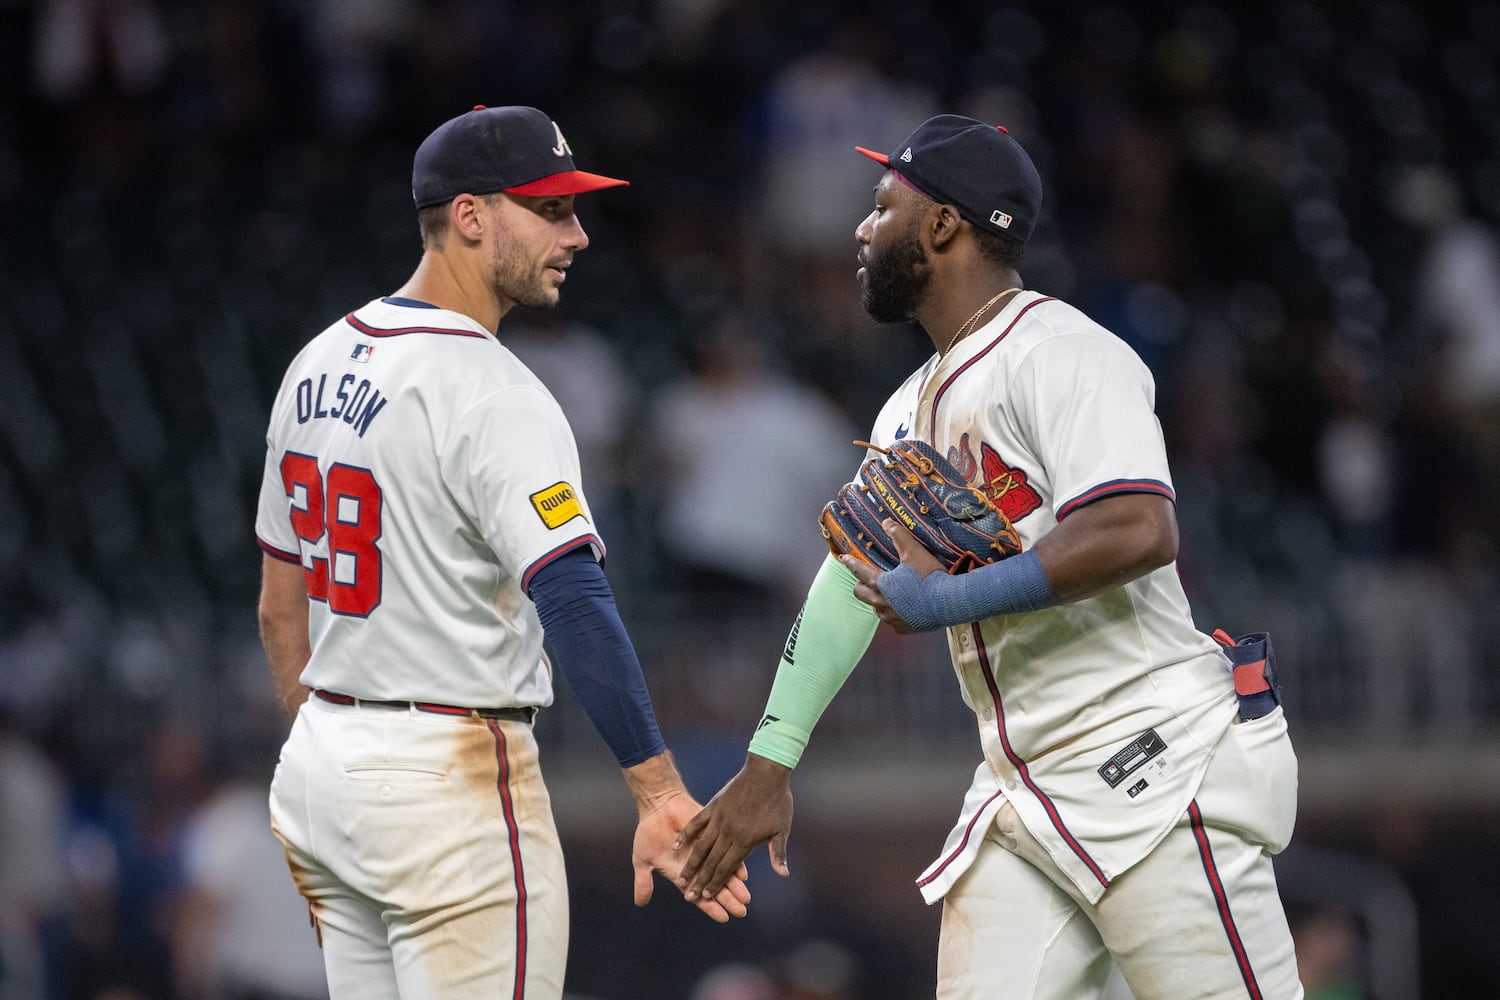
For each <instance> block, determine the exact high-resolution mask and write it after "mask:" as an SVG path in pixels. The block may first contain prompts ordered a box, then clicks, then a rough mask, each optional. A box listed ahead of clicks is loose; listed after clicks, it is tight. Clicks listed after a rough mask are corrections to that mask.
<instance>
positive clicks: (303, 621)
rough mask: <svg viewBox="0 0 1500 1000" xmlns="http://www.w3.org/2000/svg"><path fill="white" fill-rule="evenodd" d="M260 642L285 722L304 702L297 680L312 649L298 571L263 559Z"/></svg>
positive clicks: (304, 690) (304, 691) (297, 567)
mask: <svg viewBox="0 0 1500 1000" xmlns="http://www.w3.org/2000/svg"><path fill="white" fill-rule="evenodd" d="M259 615H260V641H261V645H262V646H263V647H264V648H265V651H266V661H267V662H268V663H269V664H270V665H271V682H272V684H273V685H274V686H275V689H276V700H277V701H278V702H279V703H280V704H281V707H282V710H283V711H285V712H286V714H287V718H295V717H296V715H297V709H298V708H299V707H301V705H302V703H303V702H304V701H306V700H307V688H306V687H304V686H303V684H302V682H301V680H300V679H299V678H301V676H302V671H303V669H304V668H305V667H306V666H307V661H308V660H309V659H311V658H312V645H311V643H310V641H309V640H308V637H307V591H306V589H305V585H304V584H303V582H302V567H301V566H300V565H297V564H295V563H287V562H283V561H281V560H279V559H275V558H272V557H270V556H266V557H265V558H264V559H263V560H262V565H261V589H260V608H259Z"/></svg>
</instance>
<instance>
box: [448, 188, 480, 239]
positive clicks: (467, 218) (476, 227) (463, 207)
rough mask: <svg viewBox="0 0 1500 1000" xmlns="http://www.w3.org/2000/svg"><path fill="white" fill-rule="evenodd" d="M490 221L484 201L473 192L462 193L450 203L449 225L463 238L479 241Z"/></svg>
mask: <svg viewBox="0 0 1500 1000" xmlns="http://www.w3.org/2000/svg"><path fill="white" fill-rule="evenodd" d="M488 221H489V220H488V218H487V213H486V212H485V205H484V202H483V201H481V200H480V199H479V198H477V197H475V196H474V195H472V194H461V195H459V196H458V197H456V198H454V199H453V200H452V201H450V202H449V203H448V225H449V227H450V228H451V229H452V230H453V231H454V232H455V233H457V234H458V235H459V236H460V237H462V238H463V239H466V240H473V241H478V240H479V238H480V237H481V236H482V235H483V234H484V228H485V226H486V225H487V224H488Z"/></svg>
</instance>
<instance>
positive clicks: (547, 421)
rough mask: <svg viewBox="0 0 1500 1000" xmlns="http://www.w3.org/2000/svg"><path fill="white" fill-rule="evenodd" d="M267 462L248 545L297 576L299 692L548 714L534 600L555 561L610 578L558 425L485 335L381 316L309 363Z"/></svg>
mask: <svg viewBox="0 0 1500 1000" xmlns="http://www.w3.org/2000/svg"><path fill="white" fill-rule="evenodd" d="M266 444H267V451H266V467H265V476H264V479H263V480H262V484H261V492H260V506H259V512H258V516H257V518H256V525H255V530H256V535H257V536H258V538H259V540H260V544H261V547H262V548H264V549H265V550H266V551H267V552H269V553H270V554H271V555H273V556H277V557H279V558H282V559H286V560H289V561H294V562H299V563H301V565H302V567H303V569H304V570H305V574H306V575H305V579H306V584H307V592H308V595H309V597H310V598H311V609H310V617H309V621H308V632H309V636H310V638H311V641H312V658H311V659H310V660H309V661H308V664H307V668H306V669H305V670H304V671H303V672H302V677H301V680H302V683H303V684H306V685H308V686H310V687H317V688H326V689H329V690H332V691H338V692H342V693H344V694H349V695H353V696H355V697H357V698H366V699H372V700H402V701H432V702H439V703H442V704H449V705H462V706H469V707H481V708H482V707H504V706H525V705H537V706H543V705H549V704H551V702H552V676H551V668H550V666H549V664H548V663H547V662H546V659H545V656H544V654H543V652H542V626H541V622H540V621H539V620H538V618H537V614H536V608H535V607H534V606H533V605H532V603H531V601H530V600H529V599H528V598H527V597H526V596H525V591H524V589H523V588H524V585H525V584H526V583H527V582H528V581H529V580H530V576H531V574H532V573H534V572H535V571H536V570H537V569H538V568H540V567H541V566H543V565H545V564H546V563H547V562H549V561H550V560H552V559H554V558H556V557H557V556H559V555H561V554H563V553H565V552H569V551H571V550H573V549H575V548H577V547H579V546H581V545H589V546H591V547H592V548H593V550H594V554H595V556H596V557H597V558H600V559H602V558H603V555H604V545H603V543H602V541H601V540H600V539H599V537H598V535H597V533H596V532H595V530H594V525H593V519H592V517H591V516H590V514H589V508H588V503H587V501H586V500H585V499H584V495H583V490H582V482H581V477H580V474H579V463H578V451H577V447H576V445H575V444H574V440H573V434H572V431H571V430H570V428H569V426H568V422H567V420H566V418H565V417H564V416H563V413H562V410H561V409H560V408H559V407H558V405H557V402H556V400H554V399H553V397H552V395H551V393H549V392H548V391H547V389H546V388H545V387H544V386H543V385H542V383H541V382H540V381H538V380H537V378H536V377H535V376H534V375H533V374H532V373H531V372H530V371H529V370H528V369H527V368H526V367H525V366H524V365H523V364H521V362H520V361H518V360H517V359H516V357H515V356H514V355H513V354H512V353H511V352H510V351H509V350H507V349H506V348H505V347H504V346H502V345H501V344H500V343H499V341H498V340H497V339H496V338H495V336H494V335H493V334H492V333H490V332H489V331H487V330H485V329H484V328H483V327H481V326H480V325H479V324H477V323H476V322H475V321H474V320H472V319H470V318H469V317H467V316H463V315H461V314H459V313H454V312H449V311H447V310H443V309H437V308H433V307H431V306H426V305H424V304H422V303H415V302H411V301H408V300H401V299H392V298H386V299H378V300H376V301H373V302H370V303H369V304H367V305H365V306H364V307H362V308H360V309H358V310H356V311H355V312H353V313H351V314H349V315H348V316H347V317H345V318H344V319H342V320H340V321H339V322H337V323H334V324H333V325H332V326H330V327H329V328H328V329H326V330H324V331H323V332H322V333H321V334H319V335H318V336H317V337H315V338H314V339H313V340H312V341H311V342H309V343H308V344H307V346H306V347H305V348H303V350H302V351H301V353H299V354H298V355H297V357H296V359H295V360H294V361H293V362H292V364H291V366H290V368H289V369H288V370H287V373H286V377H285V378H284V380H283V381H282V384H281V389H280V391H279V392H278V393H277V397H276V402H275V404H274V406H273V408H272V411H271V421H270V429H269V431H268V433H267V435H266ZM476 593H477V594H481V595H485V596H486V597H488V601H487V602H485V603H480V602H476V601H475V600H474V595H475V594H476Z"/></svg>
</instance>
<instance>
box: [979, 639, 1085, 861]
mask: <svg viewBox="0 0 1500 1000" xmlns="http://www.w3.org/2000/svg"><path fill="white" fill-rule="evenodd" d="M969 628H970V629H972V630H973V633H974V646H975V648H976V649H977V650H978V651H979V666H980V668H981V669H982V670H983V672H984V683H985V686H987V687H988V688H989V689H990V700H991V701H992V702H993V703H994V705H995V730H996V732H997V733H998V734H999V736H1000V746H1001V747H1002V748H1003V749H1004V750H1005V758H1006V760H1008V761H1010V762H1011V764H1012V765H1014V766H1015V769H1016V770H1017V771H1018V772H1020V775H1021V780H1022V781H1023V782H1025V784H1026V787H1027V788H1028V789H1030V790H1031V794H1033V795H1035V796H1036V797H1037V801H1039V802H1041V804H1042V808H1043V809H1045V810H1047V818H1048V819H1050V820H1051V821H1052V828H1053V829H1054V830H1056V831H1057V832H1058V833H1060V834H1062V839H1063V840H1064V841H1065V842H1066V843H1067V845H1068V847H1069V849H1070V850H1072V852H1073V853H1074V854H1075V855H1076V856H1077V857H1078V860H1079V861H1082V862H1083V863H1084V865H1085V867H1087V868H1088V870H1089V871H1090V872H1092V873H1093V876H1094V878H1096V879H1098V880H1099V884H1100V885H1102V886H1104V888H1106V889H1108V888H1109V879H1107V878H1105V877H1104V870H1103V869H1101V868H1100V867H1099V865H1098V863H1097V862H1096V861H1094V859H1093V858H1091V857H1090V856H1089V852H1088V851H1086V850H1084V848H1083V845H1082V844H1080V843H1079V842H1078V840H1077V838H1075V837H1074V836H1073V834H1072V833H1071V832H1070V831H1069V830H1068V827H1067V824H1065V823H1063V820H1062V815H1061V814H1060V813H1059V812H1058V811H1057V805H1056V804H1055V803H1054V802H1053V801H1052V800H1051V799H1050V798H1048V797H1047V793H1046V792H1043V791H1042V790H1041V788H1039V787H1038V786H1037V783H1036V782H1035V781H1033V780H1032V777H1031V772H1030V771H1029V770H1028V769H1027V767H1026V762H1025V761H1024V760H1022V759H1021V757H1020V755H1018V754H1017V753H1016V752H1015V751H1014V750H1013V749H1011V745H1010V737H1009V736H1008V735H1007V734H1006V732H1005V709H1004V707H1003V706H1002V705H1001V704H1000V686H999V685H998V684H996V683H995V673H994V671H993V670H991V669H990V656H989V652H988V651H987V650H986V649H985V646H984V634H983V633H982V632H981V631H980V629H979V623H978V622H973V623H971V624H970V625H969Z"/></svg>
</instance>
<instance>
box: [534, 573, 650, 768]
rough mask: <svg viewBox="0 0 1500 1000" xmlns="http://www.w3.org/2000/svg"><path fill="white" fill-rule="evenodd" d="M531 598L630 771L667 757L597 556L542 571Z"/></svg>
mask: <svg viewBox="0 0 1500 1000" xmlns="http://www.w3.org/2000/svg"><path fill="white" fill-rule="evenodd" d="M530 595H531V599H532V601H533V602H534V603H535V604H536V610H537V617H538V618H540V620H541V622H542V628H543V629H544V630H545V631H546V635H547V649H548V651H549V652H550V654H551V656H552V661H553V662H554V663H556V664H557V665H558V667H559V668H561V670H562V672H563V674H564V675H566V676H567V678H568V681H569V682H570V683H571V684H572V686H573V692H574V694H576V695H577V696H578V701H579V703H580V704H582V705H583V710H584V711H585V712H586V713H587V714H588V717H589V720H590V721H591V722H593V724H594V728H595V729H597V730H598V731H599V735H600V736H602V737H603V738H604V742H605V743H607V744H609V748H610V750H611V751H612V752H613V753H614V755H615V760H617V761H618V762H619V764H620V766H621V767H624V768H630V767H633V766H635V765H637V764H641V763H644V762H647V761H649V760H650V759H651V758H653V757H657V756H660V755H661V754H662V753H663V751H665V750H666V744H665V743H664V742H663V741H662V737H661V731H660V729H659V728H658V727H657V724H656V713H655V711H654V710H653V708H652V706H651V695H650V692H649V691H648V690H647V689H646V678H645V675H644V674H643V673H642V672H641V664H640V660H639V659H638V658H637V657H636V653H635V646H634V645H633V644H632V643H631V641H630V636H629V635H628V634H627V633H626V631H625V625H624V623H623V622H622V621H621V620H620V613H619V609H618V608H617V607H616V606H615V600H614V592H613V591H612V590H611V589H610V586H609V582H608V581H607V580H606V579H605V578H604V572H603V570H601V569H600V567H599V564H598V563H596V562H595V561H594V558H593V556H592V555H591V554H590V553H589V552H588V550H587V549H578V550H575V551H574V552H570V553H568V554H567V555H565V556H563V557H562V558H560V559H557V560H555V561H554V562H552V563H550V564H549V565H547V566H545V567H543V568H542V569H540V570H538V571H537V572H536V573H535V574H534V575H533V576H532V580H531V590H530Z"/></svg>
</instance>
